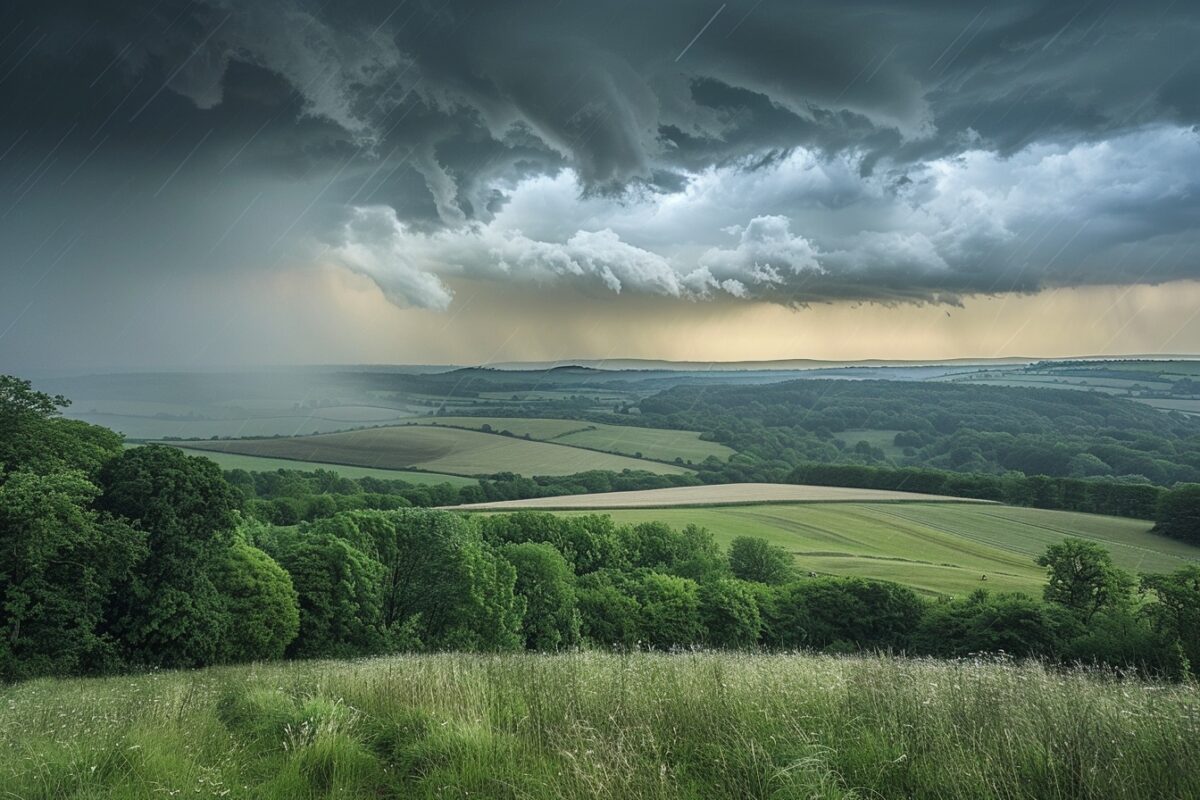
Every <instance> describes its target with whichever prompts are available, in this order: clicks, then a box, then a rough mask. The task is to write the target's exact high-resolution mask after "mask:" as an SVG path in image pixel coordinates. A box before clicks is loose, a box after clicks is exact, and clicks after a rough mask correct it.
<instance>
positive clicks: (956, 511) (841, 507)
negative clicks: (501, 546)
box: [465, 486, 1200, 594]
mask: <svg viewBox="0 0 1200 800" xmlns="http://www.w3.org/2000/svg"><path fill="white" fill-rule="evenodd" d="M725 488H726V487H717V486H711V487H710V486H703V487H684V489H687V490H694V489H698V490H702V491H705V490H706V491H708V492H710V493H712V492H716V491H718V490H722V489H725ZM733 488H734V487H729V489H733ZM780 488H783V487H780ZM792 488H795V489H798V490H806V489H810V490H813V494H812V495H810V499H809V501H808V502H803V501H797V500H793V501H792V502H790V503H787V504H781V503H776V504H765V505H763V504H760V505H753V504H745V503H747V502H748V501H746V500H742V503H743V504H742V505H718V506H707V507H706V506H696V505H692V504H691V503H689V502H687V501H689V500H691V501H694V500H695V496H693V497H690V498H688V497H686V496H683V495H680V494H678V493H679V492H681V491H683V489H662V490H656V492H622V493H612V494H608V495H591V496H590V497H591V498H595V500H593V502H590V503H589V502H588V498H589V496H587V495H581V496H578V497H573V498H561V497H560V498H544V499H541V500H531V501H519V503H516V504H481V505H477V506H466V507H465V508H475V509H481V510H492V511H502V510H504V509H505V508H507V509H509V510H515V509H516V508H536V507H542V508H552V509H555V510H556V513H560V514H585V513H596V512H601V513H604V514H608V515H610V516H611V517H612V518H613V519H614V520H615V521H617V522H619V523H637V522H649V521H661V522H665V523H667V524H669V525H671V526H673V527H677V528H678V527H683V526H685V525H700V526H703V527H705V528H708V529H709V530H710V531H712V533H713V535H714V537H715V538H716V539H717V541H718V542H720V543H721V544H728V543H729V542H730V541H731V540H732V539H733V538H734V537H737V536H757V537H761V538H764V539H767V540H769V541H771V542H772V543H774V544H778V545H780V546H782V547H784V548H786V549H787V550H789V551H790V552H791V553H792V554H793V555H794V557H795V559H796V563H797V566H798V567H799V568H800V569H801V570H802V571H811V572H816V573H819V574H828V575H856V576H861V577H866V578H878V579H881V580H892V581H896V582H897V583H902V584H905V585H908V586H911V587H913V588H914V589H917V590H919V591H922V592H925V593H935V594H961V593H963V592H969V591H971V590H973V589H977V588H981V587H982V588H989V589H995V590H1000V591H1005V590H1012V591H1024V592H1028V593H1031V594H1036V593H1038V592H1040V590H1041V585H1042V583H1043V579H1044V572H1043V570H1042V568H1040V567H1038V566H1037V565H1036V564H1034V563H1033V559H1034V558H1035V557H1036V556H1037V555H1039V554H1040V553H1042V552H1043V551H1044V550H1045V549H1046V547H1047V545H1049V544H1052V543H1054V542H1058V541H1061V540H1062V539H1063V538H1064V537H1068V536H1073V537H1079V538H1083V539H1091V540H1094V541H1096V542H1098V543H1099V544H1101V545H1102V546H1104V547H1105V548H1106V549H1107V550H1109V551H1110V552H1111V553H1112V557H1113V560H1114V561H1115V562H1116V563H1117V565H1118V566H1121V567H1123V568H1125V569H1128V570H1131V571H1134V572H1170V571H1174V570H1176V569H1179V568H1180V567H1182V566H1185V565H1186V564H1188V563H1193V562H1196V561H1198V560H1200V547H1195V546H1192V545H1188V544H1184V543H1183V542H1179V541H1176V540H1173V539H1168V538H1166V537H1162V536H1158V535H1156V534H1153V533H1151V532H1150V528H1151V527H1152V526H1151V523H1150V522H1145V521H1141V520H1131V519H1123V518H1120V517H1105V516H1099V515H1095V514H1077V513H1073V512H1068V511H1046V510H1042V509H1031V508H1017V507H1013V506H1002V505H998V504H972V503H963V502H920V501H921V500H922V499H923V498H922V496H920V495H913V496H912V498H913V499H914V500H916V501H918V502H909V503H902V502H870V498H868V497H864V498H862V499H861V500H859V501H858V502H844V501H843V502H840V503H837V502H822V501H821V498H822V496H821V494H820V490H825V489H828V488H829V487H792ZM841 491H844V492H850V491H855V492H857V491H863V492H865V491H867V490H848V489H844V490H841ZM620 494H625V495H642V496H643V502H644V503H650V502H654V503H655V505H652V506H647V507H642V508H629V507H625V508H617V507H614V505H612V504H613V503H618V502H619V500H618V499H617V497H618V495H620ZM895 494H901V493H895ZM647 495H657V496H656V497H646V496H647ZM710 496H711V497H712V498H714V499H719V498H721V497H723V496H725V495H723V494H720V493H718V494H711V495H710ZM742 496H743V497H745V496H746V495H745V494H743V495H742ZM761 496H768V495H767V493H764V494H763V495H761ZM664 498H665V499H664ZM673 498H674V499H676V500H677V507H668V503H667V500H671V499H673ZM635 499H636V498H635ZM778 499H779V498H778V497H776V500H778ZM564 500H567V501H569V503H570V508H569V509H566V508H564V503H563V501H564ZM985 575H986V576H987V577H986V580H984V576H985Z"/></svg>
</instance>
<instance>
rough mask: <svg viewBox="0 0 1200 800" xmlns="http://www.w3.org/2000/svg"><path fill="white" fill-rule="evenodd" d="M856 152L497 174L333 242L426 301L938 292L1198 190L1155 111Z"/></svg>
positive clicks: (1198, 150)
mask: <svg viewBox="0 0 1200 800" xmlns="http://www.w3.org/2000/svg"><path fill="white" fill-rule="evenodd" d="M860 166H861V165H860V164H859V163H858V162H857V161H856V159H855V158H854V157H852V156H843V157H836V158H831V159H826V158H822V157H820V156H819V155H817V154H815V153H812V152H808V151H803V150H797V151H795V152H793V153H791V154H789V155H788V156H786V157H784V158H780V159H778V160H776V161H775V162H774V163H772V164H770V165H768V166H765V167H761V168H758V169H748V168H747V167H746V166H745V165H741V164H734V165H727V166H723V167H710V168H708V169H705V170H703V171H701V172H698V173H696V174H694V175H691V176H689V178H688V182H687V185H686V186H685V187H684V188H683V189H682V190H681V191H679V192H675V193H663V192H656V191H653V190H651V189H648V188H645V187H640V188H635V189H631V190H630V191H628V192H625V193H624V194H622V195H620V196H617V197H612V196H606V195H596V194H589V193H586V192H585V191H584V190H583V185H582V182H581V181H580V179H579V178H578V177H577V176H576V175H575V174H574V173H573V172H572V171H570V170H562V171H560V172H559V173H558V174H556V175H553V176H548V175H540V176H536V177H531V178H528V179H526V180H522V181H520V182H518V183H515V184H507V185H497V186H495V187H494V188H496V189H497V190H498V191H500V192H502V193H503V194H504V195H505V197H506V198H507V203H506V204H505V205H504V206H503V207H502V208H501V210H500V211H499V212H498V213H497V214H496V215H495V216H494V217H493V218H492V219H490V220H488V221H486V222H484V221H473V222H466V223H462V224H458V225H455V226H453V227H448V228H445V229H442V230H439V231H436V232H421V231H418V230H416V229H414V228H411V227H409V226H407V225H406V224H404V223H402V222H401V221H399V220H397V219H396V216H395V214H394V212H392V211H391V209H387V208H371V209H356V210H355V212H354V215H353V216H352V220H351V223H349V224H348V225H347V227H346V235H345V237H344V239H345V241H344V242H343V243H340V244H339V245H338V247H337V248H336V249H335V255H336V256H337V257H338V258H339V260H340V261H341V262H342V263H344V264H346V265H347V266H349V267H350V268H352V269H355V270H357V271H359V272H362V273H363V274H367V275H370V276H371V277H372V278H374V279H375V280H376V281H377V282H379V284H380V286H381V287H383V288H384V290H385V291H386V292H388V293H389V296H395V297H398V298H401V299H402V301H403V302H408V303H413V304H416V305H421V306H426V307H430V308H444V307H445V306H446V305H447V304H448V303H449V301H450V294H449V291H448V290H447V289H446V287H445V285H444V283H443V282H442V279H443V278H445V277H448V276H460V277H466V278H473V279H483V280H504V281H514V282H519V283H531V284H543V283H569V282H575V283H579V284H582V285H590V286H594V287H601V288H604V289H607V290H608V291H612V292H615V293H630V292H635V293H644V294H653V295H659V296H664V297H675V298H687V299H704V298H709V297H713V296H717V295H726V296H731V297H736V298H743V299H766V300H775V301H779V302H791V301H792V300H793V299H795V298H796V297H797V296H799V295H800V294H801V292H800V291H799V290H800V289H803V292H802V295H803V297H804V298H806V299H817V300H819V299H822V298H830V299H832V298H845V297H853V298H858V299H865V300H871V299H887V300H891V299H895V298H910V299H913V300H923V299H934V298H939V297H941V298H943V299H949V298H951V297H952V296H954V295H961V294H970V293H973V292H978V293H989V292H992V291H993V290H994V289H995V287H996V286H997V285H1001V286H1003V287H1004V288H1010V287H1017V283H1016V281H1015V279H1006V280H1004V281H1003V282H1001V281H1000V280H999V277H1000V276H1002V275H1009V274H1010V273H1009V272H1006V271H1011V270H1014V269H1015V270H1017V272H1016V273H1015V274H1016V276H1017V277H1020V278H1021V281H1022V282H1021V283H1020V286H1019V288H1029V287H1030V286H1036V285H1040V284H1043V283H1055V282H1062V281H1063V280H1067V279H1065V278H1061V277H1056V276H1058V275H1060V274H1066V275H1068V276H1069V280H1070V281H1073V282H1077V283H1088V282H1097V281H1099V280H1104V279H1111V278H1112V277H1113V276H1112V275H1110V274H1108V273H1106V272H1105V270H1106V269H1109V268H1108V267H1106V266H1105V264H1106V262H1105V253H1106V252H1107V251H1106V248H1110V247H1111V246H1112V245H1113V244H1114V243H1116V242H1120V241H1122V237H1123V236H1126V235H1127V233H1128V231H1129V230H1130V229H1131V222H1130V218H1131V216H1136V218H1137V219H1138V220H1141V221H1142V222H1141V224H1143V225H1144V226H1147V229H1152V228H1153V225H1154V224H1155V221H1154V218H1153V216H1151V215H1147V214H1144V213H1143V214H1140V215H1135V214H1134V212H1135V211H1136V210H1138V209H1141V210H1143V211H1144V210H1145V209H1151V210H1152V209H1154V208H1155V207H1164V206H1169V207H1172V208H1178V207H1179V205H1180V204H1181V203H1182V204H1186V203H1188V202H1192V203H1195V202H1197V198H1198V196H1200V192H1197V191H1196V190H1197V188H1198V187H1197V178H1196V177H1195V176H1197V175H1200V138H1198V137H1197V135H1196V133H1194V132H1191V131H1186V130H1181V129H1171V128H1166V129H1157V130H1150V131H1143V132H1139V133H1136V134H1130V135H1127V136H1124V137H1120V138H1117V139H1113V140H1109V141H1106V142H1096V143H1082V144H1075V145H1073V146H1071V145H1057V146H1051V145H1037V146H1034V147H1030V148H1028V149H1026V150H1023V151H1020V152H1019V153H1016V154H1014V155H1012V156H1010V157H1007V158H1005V157H1002V156H1000V155H998V154H996V153H991V152H986V151H982V150H972V151H969V152H966V153H963V154H961V155H959V156H957V157H955V158H945V159H938V160H934V161H931V162H928V163H926V164H924V165H922V166H921V167H919V168H916V169H910V170H907V171H906V173H905V177H907V178H908V179H907V180H898V178H899V177H900V176H899V174H898V173H897V172H896V171H894V170H893V169H892V168H890V167H889V166H888V165H886V164H885V165H881V166H880V167H879V168H878V169H876V170H875V171H874V173H873V174H871V175H863V174H862V170H861V169H860ZM1083 222H1088V225H1087V228H1086V230H1087V236H1081V235H1079V232H1080V231H1081V230H1083V227H1084V226H1083V225H1082V223H1083ZM1061 223H1065V224H1061ZM1034 234H1037V235H1036V236H1035V235H1034ZM1139 235H1140V236H1144V235H1145V232H1144V231H1143V232H1141V233H1140V234H1139ZM1081 265H1082V266H1081ZM1085 267H1086V268H1088V269H1092V270H1093V272H1092V273H1088V272H1086V271H1085V270H1084V268H1085ZM1060 268H1062V269H1065V270H1066V272H1065V273H1059V272H1058V271H1057V270H1059V269H1060ZM1010 277H1011V276H1010ZM1117 277H1118V278H1119V276H1117Z"/></svg>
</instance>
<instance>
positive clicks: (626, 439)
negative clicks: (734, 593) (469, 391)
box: [421, 417, 890, 464]
mask: <svg viewBox="0 0 1200 800" xmlns="http://www.w3.org/2000/svg"><path fill="white" fill-rule="evenodd" d="M421 423H422V424H428V425H449V426H453V427H457V428H470V429H472V430H479V429H480V428H481V427H482V426H483V425H490V426H491V428H492V430H494V431H505V430H507V431H510V432H511V433H512V434H513V435H515V436H526V435H528V436H529V438H531V439H537V440H539V441H553V442H555V443H556V444H565V445H570V446H572V447H583V448H587V449H590V450H600V451H603V452H606V453H618V454H620V455H627V456H632V455H635V454H637V453H641V455H642V456H644V457H645V458H649V459H654V460H656V461H674V460H675V459H676V458H679V459H682V460H683V461H685V462H692V463H694V464H698V463H700V462H701V461H704V460H705V459H706V458H708V457H709V456H715V457H716V458H719V459H722V460H724V459H727V458H729V456H731V455H733V453H734V451H733V449H731V448H729V447H726V446H725V445H723V444H718V443H716V442H706V441H703V440H702V439H701V438H700V434H699V433H697V432H696V431H676V430H663V429H658V428H639V427H634V426H632V425H608V424H604V423H596V422H584V421H580V420H571V419H525V418H521V417H434V418H426V419H422V420H421ZM889 444H890V443H889Z"/></svg>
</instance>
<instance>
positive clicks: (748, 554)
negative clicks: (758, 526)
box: [729, 536, 796, 584]
mask: <svg viewBox="0 0 1200 800" xmlns="http://www.w3.org/2000/svg"><path fill="white" fill-rule="evenodd" d="M729 569H730V571H732V572H733V575H734V577H735V578H741V579H742V580H744V581H756V582H758V583H767V584H780V583H787V582H788V581H789V580H791V579H792V578H794V577H795V575H796V569H795V566H794V563H793V560H792V554H791V553H789V552H788V551H787V550H785V549H784V548H782V547H780V546H779V545H774V544H771V543H770V542H768V541H767V540H766V539H760V538H758V537H753V536H739V537H737V538H736V539H734V540H733V541H732V542H730V543H729Z"/></svg>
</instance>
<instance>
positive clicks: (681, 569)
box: [620, 522, 729, 581]
mask: <svg viewBox="0 0 1200 800" xmlns="http://www.w3.org/2000/svg"><path fill="white" fill-rule="evenodd" d="M620 533H621V537H622V539H623V541H624V542H625V551H626V552H627V553H628V555H629V563H630V565H631V566H632V567H634V568H642V569H648V570H652V571H654V572H660V573H664V574H670V575H677V576H679V577H681V578H690V579H692V580H695V581H702V580H707V579H709V578H716V577H721V576H723V575H726V574H727V573H728V571H729V566H728V562H727V561H726V560H725V557H724V554H722V553H721V548H720V547H718V546H717V543H716V541H715V540H714V539H713V536H712V533H711V532H709V531H708V530H706V529H705V528H701V527H699V526H696V525H687V526H685V527H684V528H683V530H679V531H677V530H675V529H674V528H672V527H671V526H670V525H667V524H665V523H662V522H642V523H638V524H637V525H631V526H626V527H623V528H621V529H620Z"/></svg>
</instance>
